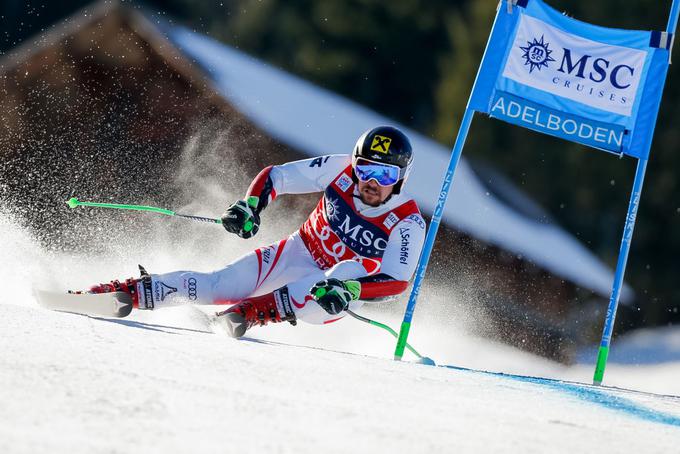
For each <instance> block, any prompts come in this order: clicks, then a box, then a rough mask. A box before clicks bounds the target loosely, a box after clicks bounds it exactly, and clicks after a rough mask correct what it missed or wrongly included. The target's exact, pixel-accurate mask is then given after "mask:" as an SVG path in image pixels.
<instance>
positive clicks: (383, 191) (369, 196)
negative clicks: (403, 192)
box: [359, 180, 394, 207]
mask: <svg viewBox="0 0 680 454" xmlns="http://www.w3.org/2000/svg"><path fill="white" fill-rule="evenodd" d="M392 189H394V185H393V186H380V185H379V184H378V183H377V182H376V181H375V180H369V181H367V182H363V181H359V197H360V198H361V201H362V202H364V203H365V204H366V205H370V206H373V207H377V206H378V205H380V204H381V203H383V202H384V201H385V200H387V198H388V197H389V196H390V194H392Z"/></svg>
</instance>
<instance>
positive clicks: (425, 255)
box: [394, 106, 475, 361]
mask: <svg viewBox="0 0 680 454" xmlns="http://www.w3.org/2000/svg"><path fill="white" fill-rule="evenodd" d="M474 115H475V111H474V110H472V109H471V108H470V107H469V106H468V108H467V109H466V110H465V115H464V116H463V121H462V123H461V125H460V129H459V130H458V136H457V137H456V143H455V145H454V147H453V153H452V154H451V160H450V161H449V168H448V170H447V171H446V176H445V177H444V182H443V183H442V189H441V191H440V192H439V199H438V200H437V205H436V206H435V209H434V214H433V215H432V220H431V221H430V230H429V231H428V232H427V236H426V237H425V244H424V246H423V251H422V252H421V254H420V260H419V261H418V269H417V270H416V278H415V280H414V281H413V289H412V290H411V295H410V296H409V299H408V305H407V306H406V313H405V314H404V320H403V321H402V323H401V329H400V331H399V338H398V340H397V347H396V349H395V351H394V359H395V360H397V361H399V360H401V358H402V356H404V348H405V347H406V341H407V339H408V333H409V330H410V329H411V319H412V318H413V311H414V310H415V307H416V303H417V300H418V294H419V293H420V286H421V285H422V283H423V279H424V278H425V271H426V270H427V265H428V263H429V261H430V255H431V254H432V248H433V247H434V241H435V239H436V237H437V231H438V230H439V224H440V223H441V219H442V214H443V213H444V206H445V205H446V200H447V199H448V197H449V191H450V190H451V186H452V185H453V176H454V174H455V172H456V167H458V162H459V161H460V156H461V154H463V147H464V146H465V141H466V139H467V136H468V132H470V125H471V124H472V119H473V117H474Z"/></svg>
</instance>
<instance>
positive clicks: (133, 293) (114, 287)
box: [69, 265, 153, 309]
mask: <svg viewBox="0 0 680 454" xmlns="http://www.w3.org/2000/svg"><path fill="white" fill-rule="evenodd" d="M138 266H139V272H140V274H141V276H140V277H139V279H134V278H129V279H126V280H125V281H124V282H120V281H119V280H117V279H116V280H113V281H111V282H109V283H108V284H98V285H93V286H92V287H90V289H89V290H88V291H87V292H85V293H111V292H123V293H127V294H128V295H130V297H131V298H132V306H133V307H134V308H135V309H140V307H139V301H140V300H139V285H138V284H140V283H141V284H142V288H143V289H144V290H146V289H147V288H148V289H149V295H151V275H149V273H147V271H146V270H145V269H144V267H143V266H142V265H138ZM69 293H81V292H69ZM144 301H145V304H144V307H141V309H153V299H150V298H144ZM149 301H150V302H151V307H148V302H149Z"/></svg>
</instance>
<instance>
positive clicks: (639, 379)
mask: <svg viewBox="0 0 680 454" xmlns="http://www.w3.org/2000/svg"><path fill="white" fill-rule="evenodd" d="M0 214H3V216H0V236H2V238H3V242H2V243H0V255H1V256H2V257H3V260H2V261H1V262H0V276H3V280H4V281H5V282H6V285H4V286H3V288H4V291H3V294H2V296H0V320H2V327H3V328H2V330H0V345H2V353H1V354H0V452H3V453H33V452H69V453H71V454H78V453H115V452H144V453H155V452H158V453H160V452H163V453H174V452H238V453H250V452H253V453H261V452H281V453H287V452H291V453H292V452H295V453H305V452H310V453H311V452H330V453H333V452H338V453H341V452H348V451H352V452H356V453H363V452H367V453H368V452H371V453H374V452H452V451H453V450H456V451H457V452H536V453H539V452H540V453H542V452H554V453H572V452H575V451H576V452H584V451H586V450H591V449H592V448H593V447H594V446H597V447H598V449H602V447H606V450H607V452H645V453H655V452H659V453H667V452H674V451H676V450H677V446H678V442H680V397H673V396H669V395H668V394H674V395H676V396H678V395H680V383H678V380H677V377H678V374H679V373H680V357H678V356H672V357H671V356H668V355H664V356H663V357H662V358H661V360H664V361H665V360H669V361H671V362H662V363H659V364H645V365H629V364H624V363H619V364H617V363H616V362H615V363H613V364H611V365H610V367H609V369H608V371H607V375H606V377H605V380H606V383H607V384H608V385H615V386H621V387H626V388H633V389H637V390H645V391H654V392H657V393H662V394H667V395H661V394H648V393H642V392H637V391H627V390H623V389H615V388H595V387H592V386H587V385H580V384H577V383H572V382H560V381H554V380H545V379H534V378H530V377H527V376H545V377H552V378H561V379H568V380H572V381H580V382H582V383H588V382H589V380H590V376H591V374H592V364H582V365H578V366H575V367H566V366H562V365H558V364H555V363H552V362H549V361H547V360H544V359H540V358H536V357H534V356H532V355H529V354H527V353H524V352H520V351H517V350H515V349H513V348H510V347H507V346H503V345H501V344H497V343H494V342H491V341H488V340H483V339H480V338H477V337H475V336H474V333H471V332H470V327H469V326H468V324H467V321H466V318H465V314H464V313H459V314H457V316H455V317H453V318H448V317H447V318H445V319H442V317H436V316H434V315H433V314H431V313H430V310H428V307H430V306H429V305H425V306H424V307H423V308H421V309H420V310H421V312H420V313H418V314H416V317H415V320H414V326H413V330H412V335H411V337H410V339H409V341H410V342H411V343H412V344H413V345H414V346H415V347H416V348H417V349H418V350H419V351H421V353H423V354H427V355H428V356H431V357H433V359H435V361H437V363H438V364H440V365H447V364H449V365H455V366H456V367H442V366H439V367H432V366H424V365H419V364H415V363H413V362H406V361H404V362H395V361H393V360H391V355H392V352H393V348H394V339H393V338H392V337H391V336H389V335H388V334H387V333H385V332H383V331H381V330H379V329H376V328H375V327H371V326H368V325H365V324H362V323H360V322H358V321H355V320H353V319H345V320H341V321H340V322H338V323H336V324H332V325H327V326H311V325H305V324H300V325H298V326H296V327H291V326H290V325H288V324H279V325H274V326H267V327H265V328H255V329H254V330H252V331H251V332H250V333H252V335H250V333H249V335H250V337H249V338H248V339H246V340H241V341H236V340H232V339H229V338H227V337H226V336H225V335H224V334H222V333H220V332H219V331H218V332H214V331H213V329H212V326H211V325H210V324H209V318H208V317H207V316H206V314H209V313H210V311H211V310H213V309H214V308H211V307H209V306H206V307H196V306H189V305H187V306H182V307H178V308H171V309H165V310H159V311H156V312H141V311H137V312H134V313H133V315H132V316H131V317H129V318H127V319H122V320H111V319H101V318H91V317H87V316H82V315H77V314H68V313H60V312H51V311H48V310H45V309H42V308H40V307H38V306H37V304H36V303H35V301H34V299H33V297H32V295H31V288H32V287H33V286H38V285H39V286H47V285H52V284H53V285H54V288H59V286H61V287H63V286H67V287H74V286H75V287H82V286H84V285H85V284H86V283H91V282H93V279H94V280H97V278H98V277H101V279H106V278H111V277H114V276H116V275H118V274H119V273H120V270H121V269H127V270H131V269H133V265H132V264H133V263H135V262H136V261H137V260H138V259H140V258H143V257H146V259H147V263H148V262H149V261H150V262H151V263H150V265H151V264H152V265H153V266H154V267H160V266H163V267H164V268H174V267H178V266H180V263H181V264H182V265H184V266H187V267H194V268H197V267H208V266H216V265H217V262H218V261H220V260H222V259H223V258H220V257H216V254H214V253H213V254H212V255H210V254H206V255H199V254H194V255H190V254H189V253H188V252H186V251H184V250H183V249H182V248H183V247H184V246H183V245H182V244H181V243H169V242H168V238H167V237H166V236H164V235H163V234H162V233H163V226H164V225H165V224H164V223H163V222H164V221H160V220H159V221H158V223H155V222H151V221H150V229H152V230H154V229H158V231H157V233H156V235H155V236H154V238H156V239H155V240H153V241H152V242H150V243H147V244H142V243H141V242H140V243H138V242H136V241H135V239H134V236H131V238H130V243H131V244H129V245H126V250H127V255H126V256H117V255H115V254H106V255H101V256H95V255H92V254H91V253H90V254H84V255H67V254H64V253H57V252H50V251H48V250H45V249H44V248H43V247H41V246H39V244H38V243H37V242H36V241H35V240H34V239H33V237H32V235H31V234H30V233H29V231H28V230H26V229H24V228H23V227H21V226H20V225H19V224H18V223H16V222H15V221H13V220H12V218H11V216H10V215H9V214H7V213H0ZM150 219H151V218H150ZM154 219H155V218H154ZM121 228H124V226H123V227H121ZM187 228H188V229H189V231H190V233H191V237H196V241H197V242H199V241H202V240H204V239H205V238H207V237H210V236H211V235H213V234H214V233H215V232H214V231H213V230H211V229H212V226H203V225H202V224H201V225H199V226H194V225H193V224H191V227H187ZM264 234H265V235H266V234H267V232H266V229H265V231H264ZM220 238H221V236H220ZM170 244H173V247H172V248H170ZM195 244H198V243H192V244H191V247H194V245H195ZM239 244H240V243H239V242H238V241H237V240H231V239H226V240H224V241H223V242H222V241H215V242H214V243H213V244H212V245H211V247H212V248H213V249H212V250H213V251H215V250H231V251H232V253H233V254H238V245H239ZM222 248H224V249H222ZM153 251H156V253H155V254H154V253H152V252H153ZM157 251H164V252H160V253H159V252H157ZM165 251H167V252H165ZM178 251H179V252H178ZM117 277H121V276H117ZM425 291H426V293H425V294H424V296H425V298H426V299H428V300H429V301H428V303H431V302H432V301H433V300H435V299H436V298H438V296H437V293H436V292H435V291H434V289H433V288H432V287H428V288H426V289H425ZM362 313H363V314H364V315H368V316H371V317H374V318H376V319H379V320H381V321H383V322H386V323H388V324H390V325H392V326H398V325H397V322H398V320H397V317H396V316H394V315H390V314H389V313H384V312H381V311H378V310H365V311H362ZM657 335H658V337H659V338H660V339H661V340H663V341H664V342H667V344H668V343H673V344H674V345H675V346H676V347H677V344H675V342H676V340H677V332H676V331H674V330H669V331H665V330H664V331H659V332H657V331H649V332H646V333H645V332H643V333H642V334H641V335H639V336H638V335H637V334H636V335H633V336H632V337H630V338H628V339H621V340H618V341H616V342H615V343H614V347H613V351H612V355H613V356H615V355H616V351H617V349H616V347H617V344H620V345H621V346H622V349H621V351H622V352H623V351H624V350H627V349H628V348H633V349H634V347H635V346H640V345H642V344H644V343H647V342H651V341H650V340H649V339H651V337H654V336H657ZM641 339H642V340H641ZM670 339H672V341H671V340H670ZM623 347H626V348H623ZM669 348H670V347H669ZM668 350H669V349H668V348H667V349H665V350H664V351H665V352H668ZM652 351H653V349H652ZM405 359H409V360H413V358H412V357H408V358H405ZM461 366H462V367H468V368H472V369H483V370H491V371H496V372H505V373H514V374H518V375H503V374H498V373H493V372H492V373H484V372H478V371H476V370H465V369H461V368H460V367H461Z"/></svg>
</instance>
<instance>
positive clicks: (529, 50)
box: [520, 36, 555, 74]
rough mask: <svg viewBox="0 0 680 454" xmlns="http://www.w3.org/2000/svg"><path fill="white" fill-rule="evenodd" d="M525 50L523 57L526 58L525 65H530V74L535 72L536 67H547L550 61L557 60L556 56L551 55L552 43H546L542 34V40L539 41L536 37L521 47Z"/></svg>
mask: <svg viewBox="0 0 680 454" xmlns="http://www.w3.org/2000/svg"><path fill="white" fill-rule="evenodd" d="M520 49H522V50H523V51H524V54H523V55H522V58H524V60H525V63H524V65H525V66H528V67H529V74H531V73H532V72H534V69H538V70H539V71H540V70H541V68H547V67H548V63H550V62H553V61H555V59H554V58H552V57H551V56H550V54H552V53H553V51H551V50H550V44H548V43H546V42H545V40H544V36H541V40H540V41H538V40H537V39H536V38H534V41H533V42H531V41H527V47H520Z"/></svg>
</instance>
